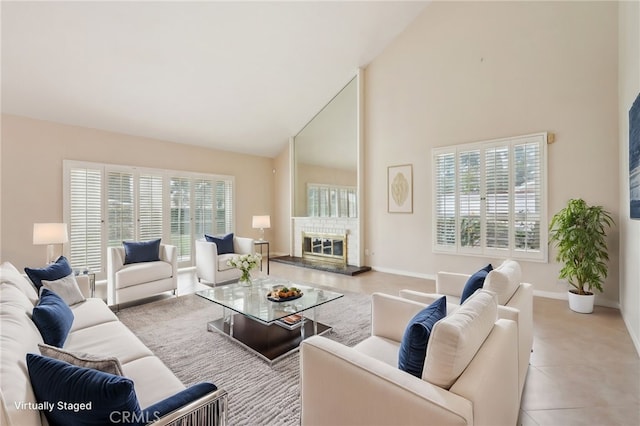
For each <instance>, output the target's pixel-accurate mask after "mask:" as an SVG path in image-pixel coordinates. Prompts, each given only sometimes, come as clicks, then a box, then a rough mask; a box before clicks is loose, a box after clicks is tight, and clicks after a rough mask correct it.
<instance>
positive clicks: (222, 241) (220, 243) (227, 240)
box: [204, 233, 234, 255]
mask: <svg viewBox="0 0 640 426" xmlns="http://www.w3.org/2000/svg"><path fill="white" fill-rule="evenodd" d="M204 238H205V239H206V240H207V241H209V242H210V243H216V246H217V247H218V255H220V254H228V253H233V251H234V250H233V233H231V234H227V235H225V236H224V237H222V238H219V237H214V236H213V235H208V234H204Z"/></svg>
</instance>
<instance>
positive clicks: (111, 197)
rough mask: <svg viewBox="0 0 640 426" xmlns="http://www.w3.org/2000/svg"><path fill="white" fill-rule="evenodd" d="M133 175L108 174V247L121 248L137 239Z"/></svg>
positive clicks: (124, 173) (112, 172) (123, 173)
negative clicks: (124, 243)
mask: <svg viewBox="0 0 640 426" xmlns="http://www.w3.org/2000/svg"><path fill="white" fill-rule="evenodd" d="M134 208H135V207H134V195H133V174H131V173H126V172H118V171H109V172H108V173H107V217H108V220H107V224H108V231H107V235H108V237H107V245H108V246H109V247H119V246H121V245H122V242H123V241H132V240H134V239H135V219H134V211H135V210H134Z"/></svg>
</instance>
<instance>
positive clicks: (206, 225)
mask: <svg viewBox="0 0 640 426" xmlns="http://www.w3.org/2000/svg"><path fill="white" fill-rule="evenodd" d="M213 185H214V183H213V181H211V180H204V179H196V180H195V181H194V194H193V196H194V210H195V211H194V232H195V235H194V238H195V239H198V238H204V234H214V233H215V228H214V225H213V224H214V221H213V217H214V214H213V212H214V204H213Z"/></svg>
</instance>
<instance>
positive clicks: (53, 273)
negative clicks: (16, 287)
mask: <svg viewBox="0 0 640 426" xmlns="http://www.w3.org/2000/svg"><path fill="white" fill-rule="evenodd" d="M24 272H26V274H27V276H28V277H29V279H30V280H31V282H32V283H33V285H35V286H36V288H37V289H38V290H40V287H42V280H47V281H54V280H59V279H60V278H64V277H66V276H67V275H69V274H71V273H73V269H71V265H70V264H69V261H68V260H67V258H66V257H64V256H60V257H59V258H58V260H56V261H55V262H54V263H51V264H49V265H47V266H45V267H44V268H28V267H27V268H24Z"/></svg>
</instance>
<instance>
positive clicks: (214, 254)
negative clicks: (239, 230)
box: [196, 236, 256, 285]
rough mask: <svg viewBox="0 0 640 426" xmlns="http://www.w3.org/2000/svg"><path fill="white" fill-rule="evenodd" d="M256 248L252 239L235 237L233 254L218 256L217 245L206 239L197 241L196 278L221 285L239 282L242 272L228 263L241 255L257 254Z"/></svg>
mask: <svg viewBox="0 0 640 426" xmlns="http://www.w3.org/2000/svg"><path fill="white" fill-rule="evenodd" d="M255 252H256V248H255V244H254V240H253V239H252V238H245V237H236V236H234V237H233V253H225V254H218V246H217V245H216V243H213V242H209V241H207V240H205V239H204V238H202V239H199V240H196V277H197V278H198V281H205V282H208V283H211V284H214V285H215V284H220V283H224V282H227V281H232V280H237V279H239V278H240V276H241V275H242V272H241V271H240V270H239V269H237V268H234V267H233V266H229V265H227V261H228V260H229V259H231V258H232V257H234V256H237V255H239V254H255Z"/></svg>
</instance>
